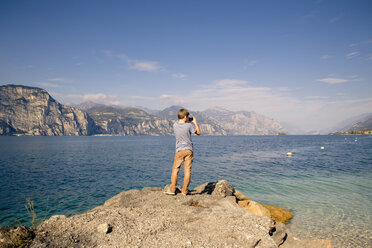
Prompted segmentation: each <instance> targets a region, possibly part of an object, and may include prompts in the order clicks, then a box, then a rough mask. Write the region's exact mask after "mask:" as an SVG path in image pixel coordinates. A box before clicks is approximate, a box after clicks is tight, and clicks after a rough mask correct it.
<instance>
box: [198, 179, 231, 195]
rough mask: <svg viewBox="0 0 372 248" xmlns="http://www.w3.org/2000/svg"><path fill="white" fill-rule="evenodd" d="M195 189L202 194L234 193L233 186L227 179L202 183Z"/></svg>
mask: <svg viewBox="0 0 372 248" xmlns="http://www.w3.org/2000/svg"><path fill="white" fill-rule="evenodd" d="M194 191H195V192H196V193H200V194H210V195H216V196H222V197H227V196H232V195H233V194H234V188H233V186H232V185H231V184H229V183H228V182H227V181H226V180H220V181H217V182H209V183H205V184H202V185H200V186H198V187H196V188H195V189H194Z"/></svg>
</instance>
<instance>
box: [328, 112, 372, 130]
mask: <svg viewBox="0 0 372 248" xmlns="http://www.w3.org/2000/svg"><path fill="white" fill-rule="evenodd" d="M371 122H372V113H367V114H362V115H358V116H354V117H352V118H348V119H346V120H344V121H342V122H341V123H339V124H338V125H336V126H335V127H333V128H332V129H331V132H342V131H360V130H366V129H372V126H371Z"/></svg>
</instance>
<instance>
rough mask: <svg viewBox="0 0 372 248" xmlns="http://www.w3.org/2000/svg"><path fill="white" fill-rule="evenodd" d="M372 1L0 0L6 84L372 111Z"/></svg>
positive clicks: (303, 115) (314, 113)
mask: <svg viewBox="0 0 372 248" xmlns="http://www.w3.org/2000/svg"><path fill="white" fill-rule="evenodd" d="M371 13H372V1H359V0H355V1H336V0H335V1H328V0H323V1H321V0H319V1H317V0H314V1H239V0H237V1H217V0H214V1H210V0H203V1H193V0H191V1H190V0H188V1H178V0H171V1H167V0H162V1H153V0H151V1H150V0H149V1H141V0H133V1H88V0H85V1H80V0H74V1H72V0H71V1H53V0H47V1H37V0H35V1H27V0H24V1H18V0H1V1H0V84H8V83H12V84H23V85H30V86H37V87H41V88H44V89H46V90H48V91H49V92H50V93H51V95H52V96H54V97H55V98H56V99H57V100H59V101H60V102H62V103H79V102H83V101H86V100H92V101H95V102H102V103H110V104H119V105H132V106H133V105H140V106H144V107H148V108H152V109H162V108H165V107H168V106H170V105H173V104H182V105H184V106H186V107H188V108H190V109H192V110H204V109H207V108H209V107H213V106H221V107H225V108H227V109H230V110H247V111H255V112H258V113H261V114H264V115H267V116H270V117H273V118H275V119H277V120H279V121H280V122H283V123H289V124H292V125H297V126H301V127H302V128H304V129H307V130H317V129H321V128H324V127H329V126H332V125H333V124H335V123H337V122H339V121H340V120H343V119H346V118H349V117H351V116H355V115H358V114H363V113H367V112H372V90H371V88H372V82H371V80H372V14H371Z"/></svg>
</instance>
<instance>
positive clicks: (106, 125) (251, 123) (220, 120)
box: [0, 85, 285, 136]
mask: <svg viewBox="0 0 372 248" xmlns="http://www.w3.org/2000/svg"><path fill="white" fill-rule="evenodd" d="M180 108H182V107H181V106H171V107H169V108H166V109H164V110H161V111H156V110H151V114H150V113H149V112H150V111H145V110H144V109H141V108H138V107H114V106H106V105H102V104H96V103H93V102H84V103H82V104H79V105H76V106H74V107H70V106H66V105H63V104H60V103H59V102H57V101H56V100H55V99H54V98H53V97H51V96H50V95H49V93H48V92H47V91H45V90H44V89H41V88H36V87H29V86H22V85H3V86H0V135H47V136H61V135H172V134H173V131H172V125H173V123H174V121H175V120H176V118H177V111H178V109H180ZM190 113H191V114H192V115H193V116H194V117H195V118H196V119H197V121H198V124H199V126H200V129H201V132H202V133H203V135H272V134H278V133H281V132H285V130H284V128H283V127H282V126H281V125H280V123H279V122H277V121H276V120H274V119H272V118H269V117H266V116H263V115H260V114H258V113H255V112H247V111H239V112H234V111H229V110H226V109H223V108H212V109H208V110H205V111H190Z"/></svg>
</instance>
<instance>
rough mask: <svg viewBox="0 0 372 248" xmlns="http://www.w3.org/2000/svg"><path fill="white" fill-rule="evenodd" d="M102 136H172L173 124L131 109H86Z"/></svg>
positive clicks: (97, 107) (107, 107) (106, 107)
mask: <svg viewBox="0 0 372 248" xmlns="http://www.w3.org/2000/svg"><path fill="white" fill-rule="evenodd" d="M87 111H88V114H89V115H90V116H91V117H92V118H93V119H94V120H95V123H96V124H97V126H98V128H97V132H96V133H97V134H103V135H120V136H123V135H153V136H157V135H172V134H173V129H172V124H173V122H172V121H170V120H164V119H161V118H158V117H156V116H153V115H150V114H148V113H147V112H145V111H143V110H141V109H138V108H133V107H127V108H114V107H110V106H102V105H98V106H94V107H91V108H88V109H87Z"/></svg>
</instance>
